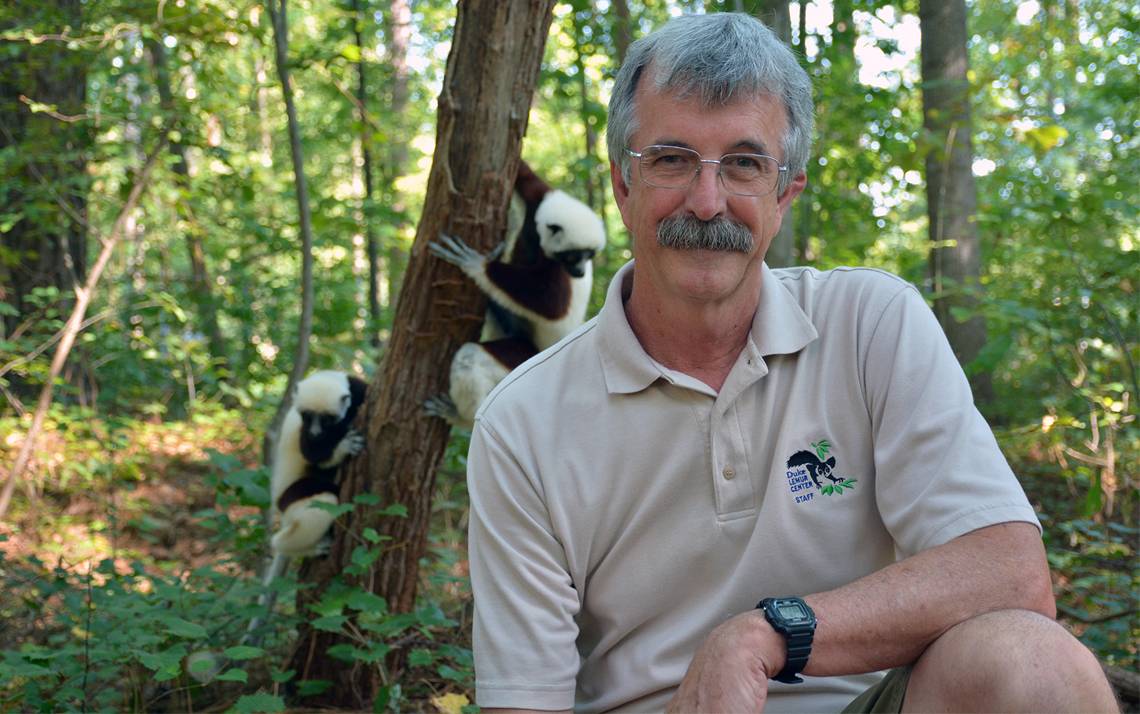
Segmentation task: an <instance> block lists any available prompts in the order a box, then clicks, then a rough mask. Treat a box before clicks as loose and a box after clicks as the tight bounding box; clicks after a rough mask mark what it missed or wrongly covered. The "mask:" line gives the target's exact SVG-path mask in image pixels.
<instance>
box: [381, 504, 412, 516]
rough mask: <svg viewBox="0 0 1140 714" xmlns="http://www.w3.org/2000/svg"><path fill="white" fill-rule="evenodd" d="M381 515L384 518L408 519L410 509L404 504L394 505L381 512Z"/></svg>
mask: <svg viewBox="0 0 1140 714" xmlns="http://www.w3.org/2000/svg"><path fill="white" fill-rule="evenodd" d="M380 515H382V516H395V517H397V518H407V517H408V507H407V506H405V505H404V504H402V503H393V504H392V505H391V506H388V507H387V508H385V509H384V510H382V511H380Z"/></svg>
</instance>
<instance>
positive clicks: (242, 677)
mask: <svg viewBox="0 0 1140 714" xmlns="http://www.w3.org/2000/svg"><path fill="white" fill-rule="evenodd" d="M214 679H216V680H218V681H219V682H241V683H242V684H245V683H246V682H248V681H249V675H248V674H246V673H245V670H244V669H227V670H226V671H225V672H222V673H221V674H219V675H218V676H217V677H215V678H214Z"/></svg>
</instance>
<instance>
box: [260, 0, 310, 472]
mask: <svg viewBox="0 0 1140 714" xmlns="http://www.w3.org/2000/svg"><path fill="white" fill-rule="evenodd" d="M287 5H288V3H287V0H269V2H268V3H267V7H268V8H269V18H270V20H271V22H272V23H273V49H274V56H275V57H276V60H277V77H278V79H279V80H280V81H281V94H282V96H283V98H284V100H285V115H286V118H287V119H288V123H289V152H290V154H291V155H292V157H293V181H294V186H295V194H296V197H297V215H298V218H299V219H300V223H301V321H300V324H299V325H298V327H297V348H296V351H295V352H294V354H293V367H292V369H291V370H290V371H289V381H288V382H287V383H286V385H285V394H284V396H283V397H282V399H281V403H280V404H278V405H277V412H276V413H275V414H274V415H273V420H272V421H271V422H270V424H269V428H268V429H266V431H265V438H264V439H263V440H262V444H261V448H262V460H263V461H264V462H265V463H266V464H267V465H269V466H272V464H273V445H274V444H275V443H277V434H278V433H279V432H280V431H281V422H283V421H285V412H287V411H288V410H289V404H290V400H291V399H292V395H293V387H294V386H295V385H296V384H297V382H299V381H301V377H302V376H303V375H304V374H305V370H306V369H308V366H309V337H310V336H311V335H312V333H313V219H312V215H311V214H310V212H309V185H308V183H307V182H306V181H305V155H304V150H303V148H302V146H301V127H300V123H299V122H298V121H297V107H296V105H295V104H294V102H293V85H292V83H291V81H290V79H289V25H288V12H289V11H288V7H287Z"/></svg>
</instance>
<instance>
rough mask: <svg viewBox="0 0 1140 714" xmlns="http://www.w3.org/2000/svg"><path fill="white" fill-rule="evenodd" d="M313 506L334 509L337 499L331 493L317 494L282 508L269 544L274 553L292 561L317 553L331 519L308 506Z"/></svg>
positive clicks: (320, 511) (319, 510)
mask: <svg viewBox="0 0 1140 714" xmlns="http://www.w3.org/2000/svg"><path fill="white" fill-rule="evenodd" d="M314 502H320V503H327V504H329V505H331V506H335V505H336V504H337V499H336V496H334V495H333V494H331V493H321V494H318V495H316V496H313V497H311V498H302V499H301V500H300V501H297V502H296V503H293V504H291V505H290V506H289V507H288V508H286V509H285V512H284V513H282V514H281V526H280V527H279V528H278V529H277V532H276V533H274V534H273V539H272V540H271V541H270V544H271V545H272V547H273V552H274V553H276V554H277V555H285V556H288V557H290V558H294V557H298V556H303V555H310V554H312V553H313V552H314V551H316V550H317V545H318V544H319V543H320V542H321V539H322V538H324V536H325V533H327V532H328V530H329V527H330V526H332V524H333V520H335V519H334V517H333V514H331V513H329V512H328V511H325V510H323V509H320V508H315V507H311V506H310V505H309V504H311V503H314Z"/></svg>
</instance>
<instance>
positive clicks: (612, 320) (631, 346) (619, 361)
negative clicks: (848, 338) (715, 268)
mask: <svg viewBox="0 0 1140 714" xmlns="http://www.w3.org/2000/svg"><path fill="white" fill-rule="evenodd" d="M633 268H634V261H632V260H631V261H629V262H628V263H626V264H625V265H623V266H622V267H621V268H620V269H619V270H618V272H617V273H616V274H615V275H614V277H613V279H612V280H611V281H610V285H609V288H607V290H606V302H605V305H603V307H602V310H601V312H600V313H599V315H598V329H599V331H600V332H599V337H600V338H601V339H600V340H599V346H598V351H599V354H600V357H601V362H602V372H603V374H604V375H605V380H606V388H607V390H608V391H609V392H610V393H611V394H632V393H634V392H640V391H641V390H643V389H645V388H646V387H648V386H649V385H651V384H653V383H654V382H655V381H657V379H659V378H660V377H662V371H661V368H660V367H659V366H658V365H657V363H656V362H655V361H654V360H653V358H652V357H650V356H649V354H648V353H646V351H645V349H644V348H643V347H642V346H641V343H640V342H638V340H637V336H636V335H634V333H633V328H631V327H630V326H629V320H628V319H627V318H626V315H625V296H626V295H628V294H629V288H630V286H631V283H632V280H633ZM761 269H762V270H763V271H764V274H763V279H762V281H761V285H760V304H759V306H758V307H757V309H756V314H755V315H754V316H753V318H752V329H751V333H750V336H749V341H748V344H747V345H746V346H745V348H744V349H745V352H748V353H751V354H753V355H755V356H757V357H760V358H763V357H764V356H766V355H776V354H792V353H794V352H798V351H799V350H801V349H803V348H804V347H805V346H806V345H807V344H808V343H810V342H812V341H813V340H815V339H816V338H817V337H818V336H819V333H818V332H817V331H816V329H815V326H814V325H812V323H811V320H810V319H809V318H808V316H807V315H806V314H805V313H804V311H803V309H802V308H801V307H800V305H799V303H798V302H797V301H796V299H795V297H794V296H793V295H792V294H791V293H790V292H789V291H788V289H787V288H785V287H784V286H783V284H782V283H781V282H780V281H779V279H777V278H776V276H775V275H773V274H772V271H771V270H770V269H769V268H768V266H767V265H766V264H764V265H762V266H761ZM756 367H758V368H759V369H760V370H761V374H759V375H757V376H762V375H763V374H765V373H767V369H766V368H765V367H763V366H762V363H761V364H758V365H756Z"/></svg>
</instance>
